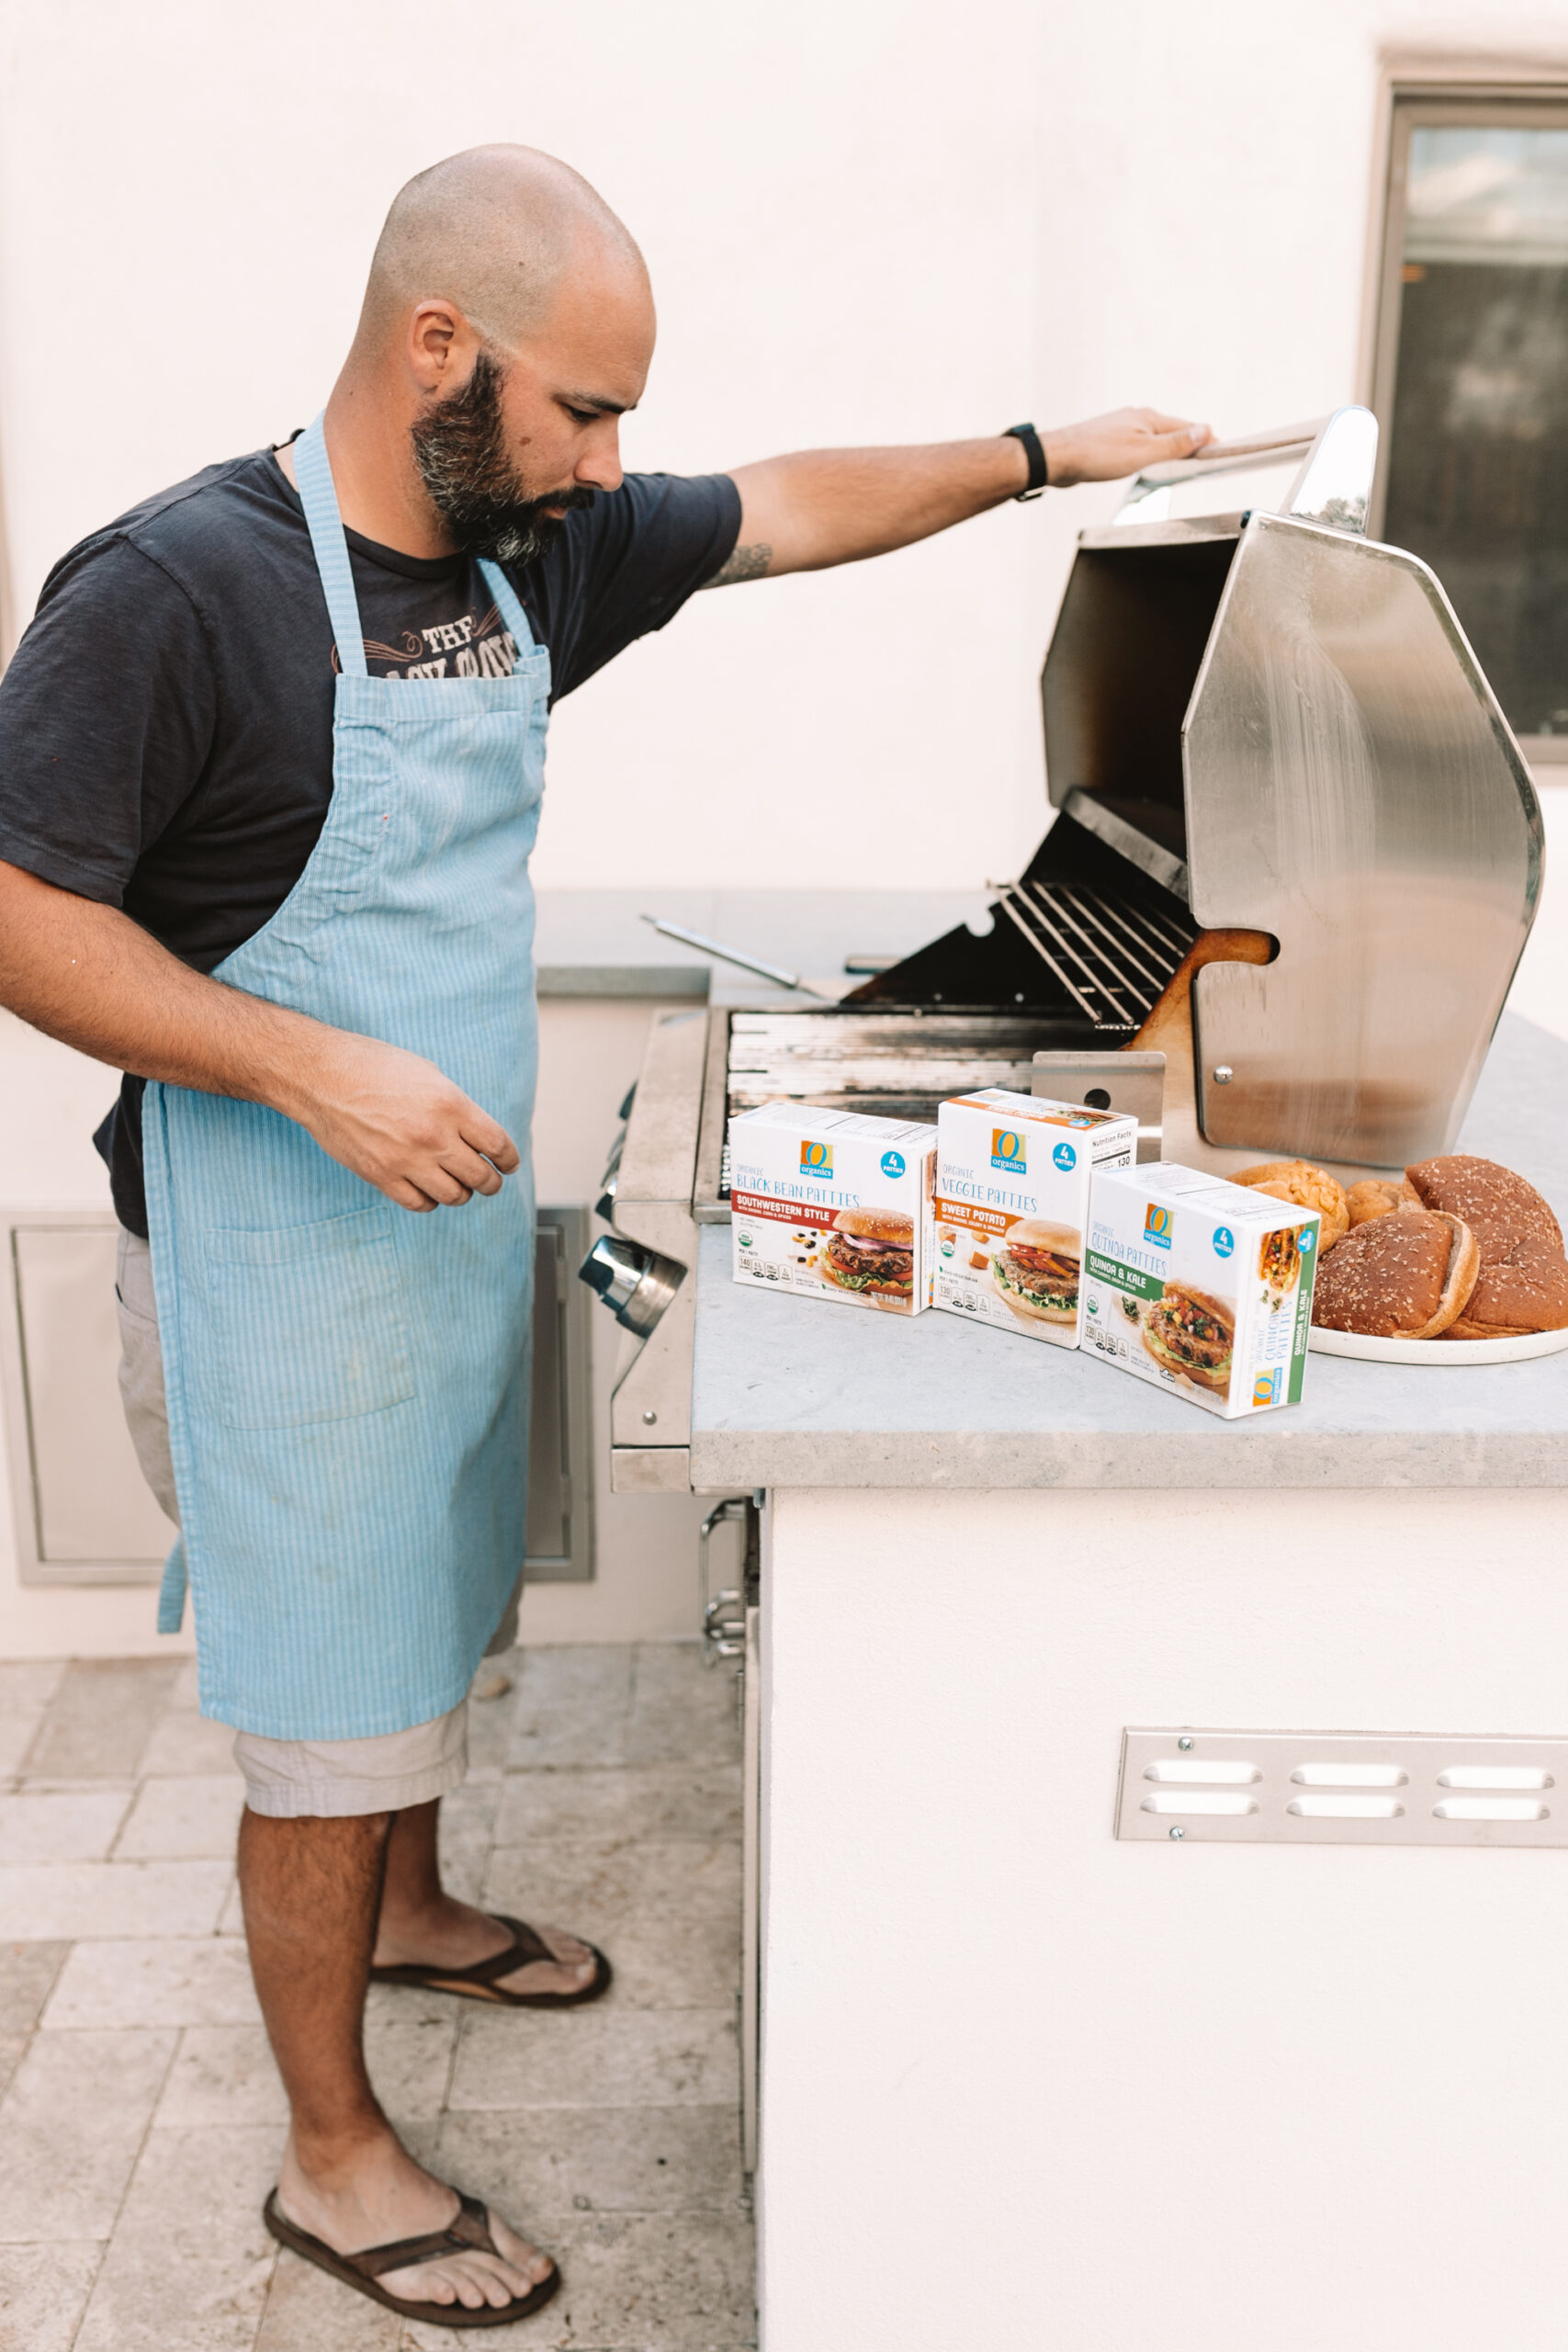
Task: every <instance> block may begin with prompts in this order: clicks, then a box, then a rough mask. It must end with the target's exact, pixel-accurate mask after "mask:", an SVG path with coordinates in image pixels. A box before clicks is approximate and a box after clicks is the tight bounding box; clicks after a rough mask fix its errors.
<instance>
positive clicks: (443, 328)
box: [406, 300, 479, 393]
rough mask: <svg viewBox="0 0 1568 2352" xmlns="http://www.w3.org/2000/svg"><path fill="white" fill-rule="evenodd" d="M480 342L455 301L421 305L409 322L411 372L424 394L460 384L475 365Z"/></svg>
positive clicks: (417, 307) (409, 365) (409, 363)
mask: <svg viewBox="0 0 1568 2352" xmlns="http://www.w3.org/2000/svg"><path fill="white" fill-rule="evenodd" d="M478 347H479V346H478V340H477V338H476V336H475V334H474V332H473V329H472V328H471V327H470V326H469V324H468V320H467V319H466V318H465V317H464V316H463V313H462V311H460V310H459V309H458V308H457V304H456V303H455V302H446V301H439V300H433V301H428V302H421V303H419V304H418V305H417V306H416V307H415V309H414V311H413V313H412V317H411V318H410V320H409V331H408V343H407V347H406V356H407V361H408V367H409V372H410V374H411V375H412V378H413V379H414V381H415V383H416V384H417V385H418V386H419V389H420V390H421V391H422V392H426V393H429V392H438V391H443V390H446V388H447V387H448V386H449V385H451V384H453V383H460V382H461V381H462V380H463V378H464V377H465V375H466V374H467V372H468V368H470V367H471V366H472V364H473V359H474V355H475V354H476V352H477V350H478Z"/></svg>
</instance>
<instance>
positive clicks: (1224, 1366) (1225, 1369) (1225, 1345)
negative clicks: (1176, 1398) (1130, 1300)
mask: <svg viewBox="0 0 1568 2352" xmlns="http://www.w3.org/2000/svg"><path fill="white" fill-rule="evenodd" d="M1142 1324H1143V1335H1144V1346H1145V1350H1146V1351H1147V1352H1148V1353H1149V1354H1150V1355H1151V1356H1153V1358H1154V1360H1155V1362H1156V1363H1157V1364H1161V1365H1163V1366H1164V1367H1165V1368H1166V1370H1168V1371H1169V1372H1173V1373H1175V1374H1177V1376H1178V1377H1179V1379H1182V1380H1189V1381H1190V1382H1191V1383H1192V1385H1193V1386H1194V1387H1197V1388H1208V1389H1212V1390H1213V1393H1214V1395H1215V1396H1217V1397H1224V1396H1225V1395H1226V1394H1227V1393H1228V1391H1229V1388H1230V1385H1231V1358H1232V1354H1233V1352H1234V1350H1235V1308H1234V1307H1233V1306H1231V1305H1230V1303H1229V1302H1228V1300H1225V1299H1223V1298H1215V1297H1214V1296H1213V1293H1212V1292H1210V1291H1206V1290H1194V1289H1193V1288H1192V1287H1191V1285H1190V1283H1167V1284H1166V1286H1165V1295H1164V1296H1163V1298H1158V1299H1156V1300H1155V1301H1154V1302H1153V1304H1152V1305H1151V1306H1147V1307H1145V1310H1144V1314H1143V1317H1142Z"/></svg>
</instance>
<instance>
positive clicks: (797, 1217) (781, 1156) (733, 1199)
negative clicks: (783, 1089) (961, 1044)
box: [729, 1103, 936, 1315]
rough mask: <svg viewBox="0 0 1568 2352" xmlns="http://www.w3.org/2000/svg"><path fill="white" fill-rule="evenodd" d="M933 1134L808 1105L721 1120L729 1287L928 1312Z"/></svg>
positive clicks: (774, 1106) (767, 1107)
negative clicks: (731, 1265) (725, 1140)
mask: <svg viewBox="0 0 1568 2352" xmlns="http://www.w3.org/2000/svg"><path fill="white" fill-rule="evenodd" d="M935 1156H936V1129H935V1128H934V1127H931V1126H912V1125H908V1124H907V1123H906V1122H905V1121H903V1120H900V1119H864V1118H861V1117H860V1116H859V1115H858V1114H856V1113H854V1112H852V1111H817V1110H813V1109H812V1107H811V1106H810V1104H809V1103H763V1104H762V1105H761V1108H760V1109H758V1110H755V1111H741V1112H738V1113H737V1114H736V1116H735V1117H734V1118H733V1119H731V1121H730V1122H729V1210H730V1231H731V1234H732V1237H733V1240H734V1250H735V1279H736V1281H737V1282H738V1283H770V1284H771V1285H772V1286H773V1288H774V1289H776V1290H789V1291H797V1292H798V1291H807V1292H812V1293H815V1294H816V1295H818V1297H821V1298H840V1299H847V1300H848V1301H849V1303H850V1305H851V1306H880V1307H883V1308H885V1309H887V1308H890V1309H891V1310H892V1311H893V1313H895V1314H897V1315H918V1314H919V1311H920V1309H921V1307H923V1306H930V1305H931V1174H932V1168H933V1164H934V1161H935Z"/></svg>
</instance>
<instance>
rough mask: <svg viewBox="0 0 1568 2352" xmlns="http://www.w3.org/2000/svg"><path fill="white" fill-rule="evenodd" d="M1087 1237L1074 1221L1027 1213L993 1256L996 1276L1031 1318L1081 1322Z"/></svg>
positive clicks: (1012, 1303)
mask: <svg viewBox="0 0 1568 2352" xmlns="http://www.w3.org/2000/svg"><path fill="white" fill-rule="evenodd" d="M1082 1259H1083V1236H1082V1235H1081V1234H1080V1233H1079V1232H1078V1231H1077V1228H1076V1227H1073V1226H1070V1225H1053V1224H1052V1223H1051V1222H1050V1220H1049V1219H1048V1218H1046V1217H1043V1216H1021V1217H1020V1218H1019V1219H1018V1220H1017V1222H1016V1223H1015V1224H1013V1225H1010V1226H1009V1227H1008V1230H1007V1236H1006V1238H1005V1239H1004V1240H1003V1242H1002V1243H1001V1246H1000V1247H999V1248H998V1250H996V1251H995V1253H994V1254H993V1256H992V1259H991V1280H992V1282H993V1283H995V1285H996V1287H997V1289H998V1291H999V1292H1000V1293H1001V1295H1002V1296H1003V1298H1005V1299H1006V1301H1007V1303H1008V1305H1009V1306H1010V1307H1011V1309H1012V1311H1013V1313H1014V1314H1015V1315H1017V1316H1019V1317H1021V1319H1022V1320H1023V1321H1024V1322H1026V1323H1076V1322H1077V1315H1078V1282H1079V1277H1080V1274H1081V1272H1082Z"/></svg>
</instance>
